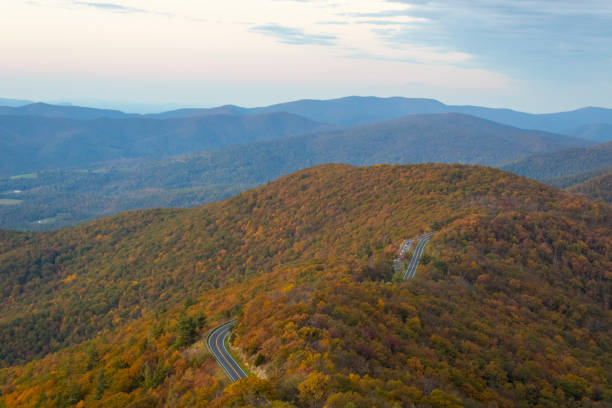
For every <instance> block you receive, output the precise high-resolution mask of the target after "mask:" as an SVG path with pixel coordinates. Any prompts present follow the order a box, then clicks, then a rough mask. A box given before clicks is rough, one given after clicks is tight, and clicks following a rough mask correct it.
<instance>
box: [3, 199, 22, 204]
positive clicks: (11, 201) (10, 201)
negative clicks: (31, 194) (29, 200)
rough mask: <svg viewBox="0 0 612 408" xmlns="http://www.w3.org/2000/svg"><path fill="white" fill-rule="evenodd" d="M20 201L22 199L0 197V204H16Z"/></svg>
mask: <svg viewBox="0 0 612 408" xmlns="http://www.w3.org/2000/svg"><path fill="white" fill-rule="evenodd" d="M22 202H23V200H15V199H13V198H0V205H18V204H21V203H22Z"/></svg>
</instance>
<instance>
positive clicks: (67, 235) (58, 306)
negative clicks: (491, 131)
mask: <svg viewBox="0 0 612 408" xmlns="http://www.w3.org/2000/svg"><path fill="white" fill-rule="evenodd" d="M611 220H612V209H611V207H610V206H608V205H605V204H603V203H596V202H592V201H589V200H587V199H584V198H581V197H577V196H575V195H572V194H569V193H566V192H562V191H558V190H555V189H553V188H551V187H547V186H545V185H542V184H539V183H537V182H535V181H531V180H527V179H524V178H522V177H518V176H515V175H512V174H509V173H506V172H503V171H500V170H495V169H490V168H484V167H480V166H462V165H441V164H440V165H431V164H430V165H408V166H388V165H383V166H373V167H365V168H356V167H352V166H346V165H325V166H318V167H315V168H310V169H306V170H302V171H300V172H297V173H294V174H291V175H288V176H285V177H282V178H281V179H280V180H278V181H276V182H273V183H270V184H268V185H265V186H262V187H259V188H256V189H253V190H249V191H246V192H243V193H241V194H239V195H237V196H235V197H233V198H230V199H228V200H226V201H224V202H220V203H211V204H208V205H206V206H204V207H199V208H194V209H189V210H151V211H135V212H129V213H124V214H120V215H117V216H114V217H111V218H107V219H103V220H100V221H96V222H92V223H89V224H86V225H82V226H78V227H74V228H70V229H66V230H60V231H57V232H53V233H3V234H1V235H0V240H1V242H2V243H1V244H0V251H1V253H0V274H1V276H2V279H0V282H2V285H3V287H2V288H1V290H2V293H3V296H2V299H3V301H2V302H3V303H2V308H3V310H6V313H4V315H3V319H2V327H1V330H2V333H1V334H2V336H3V337H2V341H1V342H0V344H2V346H3V348H4V349H3V353H4V354H3V356H5V357H4V358H5V359H6V358H7V357H6V356H21V357H25V358H28V359H31V358H33V357H36V354H32V353H31V354H29V355H28V352H31V351H36V353H37V355H39V356H40V355H43V354H45V353H46V352H47V351H49V350H59V351H58V352H57V353H55V354H50V355H48V356H47V357H45V358H44V359H42V360H36V361H33V362H31V363H29V364H27V365H25V366H16V367H11V368H6V369H3V370H1V371H0V395H1V397H0V398H1V399H2V400H3V401H4V403H5V404H6V405H7V406H11V407H13V406H15V407H19V406H24V407H25V406H34V405H36V404H37V403H39V404H42V405H43V406H45V405H49V406H52V405H53V404H56V405H60V406H76V405H77V404H79V403H80V401H83V402H82V403H81V404H82V405H83V404H84V405H85V406H91V407H96V406H104V407H109V406H128V404H140V406H162V405H170V406H213V407H214V406H244V405H249V404H251V405H256V401H257V398H255V397H254V395H256V394H258V393H259V394H263V395H265V396H266V397H267V398H268V400H270V401H275V400H276V401H284V403H285V405H281V406H297V407H307V406H317V407H320V406H322V405H323V404H326V405H327V406H329V407H345V406H346V405H347V404H348V403H352V404H354V406H357V407H371V406H380V407H391V406H397V405H399V406H410V404H415V405H420V406H474V407H480V406H483V407H484V406H491V405H493V404H495V405H497V406H504V407H505V406H508V407H510V406H519V407H520V406H525V407H529V406H551V407H552V406H572V405H583V406H586V405H590V406H595V407H605V406H607V405H608V404H609V403H610V401H612V387H611V384H610V379H609V378H608V377H607V376H606V375H605V370H606V367H609V366H610V362H611V361H612V350H611V349H610V344H612V341H611V339H610V331H609V328H610V325H609V323H610V318H611V311H610V301H611V299H610V293H612V287H611V278H612V277H611V276H610V270H612V251H611V245H612V242H611V238H610V237H612V231H611V228H612V227H611V225H612V223H611ZM431 229H434V230H435V231H436V234H435V236H434V238H433V239H432V241H431V242H430V244H429V245H428V247H427V250H426V253H425V256H424V257H423V259H422V266H421V267H420V268H419V270H418V271H417V275H416V279H415V280H413V281H409V282H399V281H394V279H393V277H392V271H391V261H392V259H393V258H394V257H395V253H396V251H397V249H398V246H399V245H400V244H401V242H402V241H403V240H404V239H405V238H407V237H411V236H415V235H417V234H418V233H420V232H422V231H427V230H431ZM16 273H18V274H17V275H16ZM186 297H187V298H188V297H190V298H191V300H189V302H185V298H186ZM26 311H27V314H31V315H33V318H32V319H31V320H32V325H31V326H24V325H23V320H21V321H19V325H18V326H15V324H14V323H15V322H17V321H18V319H24V317H25V315H26ZM33 311H34V312H33ZM200 313H203V314H204V316H206V319H205V320H201V319H199V317H198V316H199V315H198V314H200ZM181 315H183V317H181ZM55 316H59V321H57V325H56V326H54V325H50V326H49V325H48V322H49V321H51V322H55V321H56V319H57V318H56V317H55ZM185 316H187V317H185ZM231 317H235V318H237V319H238V322H239V323H238V327H237V329H236V340H235V343H236V344H237V345H239V346H240V348H241V349H242V350H243V352H244V353H245V356H246V357H247V358H248V360H249V361H250V362H251V363H252V364H255V362H257V364H258V365H260V366H261V367H263V368H264V369H265V371H266V372H267V373H268V377H269V378H268V379H267V380H257V379H254V378H251V379H247V380H243V381H241V382H239V383H237V384H235V385H233V386H231V387H227V388H226V389H225V390H223V387H222V385H221V384H220V383H219V381H218V380H215V378H214V377H213V375H214V374H215V369H214V365H213V364H212V360H211V359H210V356H209V355H208V356H207V355H206V353H202V352H200V351H198V350H199V349H197V347H196V346H197V343H196V346H194V347H196V348H189V347H185V344H184V343H182V341H181V340H180V339H182V338H183V337H182V334H181V333H183V332H182V329H181V327H184V324H185V323H180V322H186V321H187V320H185V319H187V318H193V319H194V320H193V322H196V321H198V322H199V321H204V323H203V324H202V325H200V326H197V327H201V328H202V329H203V330H205V329H207V328H209V327H212V326H214V323H215V322H218V321H222V320H226V319H228V318H231ZM179 323H180V324H179ZM193 324H194V325H195V323H193ZM16 327H26V329H24V330H22V331H19V330H17V331H16V330H15V329H16ZM38 327H40V328H45V330H47V329H46V328H47V327H52V329H51V330H48V332H41V333H39V332H37V331H36V328H38ZM53 327H57V329H53ZM194 327H195V326H194ZM11 333H12V334H11ZM45 335H47V336H48V337H47V338H45V337H44V336H45ZM49 337H50V338H49ZM88 338H90V339H92V340H89V341H86V342H85V343H82V344H80V345H71V344H75V343H77V342H80V341H83V340H86V339H88ZM25 342H31V344H30V346H31V347H29V348H28V347H24V344H23V343H25ZM45 342H47V343H45ZM46 344H49V346H46ZM33 345H37V347H36V348H34V347H33ZM63 347H67V348H65V349H63V350H62V348H63ZM198 347H199V346H198ZM219 378H221V377H219ZM41 401H42V402H41ZM254 401H255V402H254ZM145 403H146V404H147V405H144V404H145ZM134 406H137V405H134Z"/></svg>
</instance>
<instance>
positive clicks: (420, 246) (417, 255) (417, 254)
mask: <svg viewBox="0 0 612 408" xmlns="http://www.w3.org/2000/svg"><path fill="white" fill-rule="evenodd" d="M431 237H433V232H430V233H429V234H425V235H423V236H422V237H421V238H420V239H419V242H418V243H417V244H416V247H415V248H414V254H413V255H412V259H410V264H408V269H406V272H405V273H404V279H413V278H414V275H415V274H416V270H417V268H418V266H419V261H420V260H421V255H423V250H424V249H425V245H427V243H428V242H429V240H430V239H431Z"/></svg>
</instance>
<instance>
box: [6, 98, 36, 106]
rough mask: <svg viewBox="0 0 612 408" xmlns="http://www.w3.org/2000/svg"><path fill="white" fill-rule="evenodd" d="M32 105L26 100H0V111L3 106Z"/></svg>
mask: <svg viewBox="0 0 612 408" xmlns="http://www.w3.org/2000/svg"><path fill="white" fill-rule="evenodd" d="M31 103H34V102H32V101H28V100H26V99H11V98H0V109H1V108H2V107H4V106H24V105H29V104H31Z"/></svg>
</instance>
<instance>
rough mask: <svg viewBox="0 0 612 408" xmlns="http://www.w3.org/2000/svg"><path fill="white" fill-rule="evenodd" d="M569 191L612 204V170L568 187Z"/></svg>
mask: <svg viewBox="0 0 612 408" xmlns="http://www.w3.org/2000/svg"><path fill="white" fill-rule="evenodd" d="M567 191H571V192H572V193H576V194H580V195H583V196H585V197H589V198H590V199H591V200H603V201H605V202H607V203H610V204H612V170H610V171H608V172H606V173H604V174H602V175H601V176H596V177H593V178H591V179H588V180H587V181H583V182H582V183H578V184H574V185H572V186H570V187H568V188H567Z"/></svg>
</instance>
